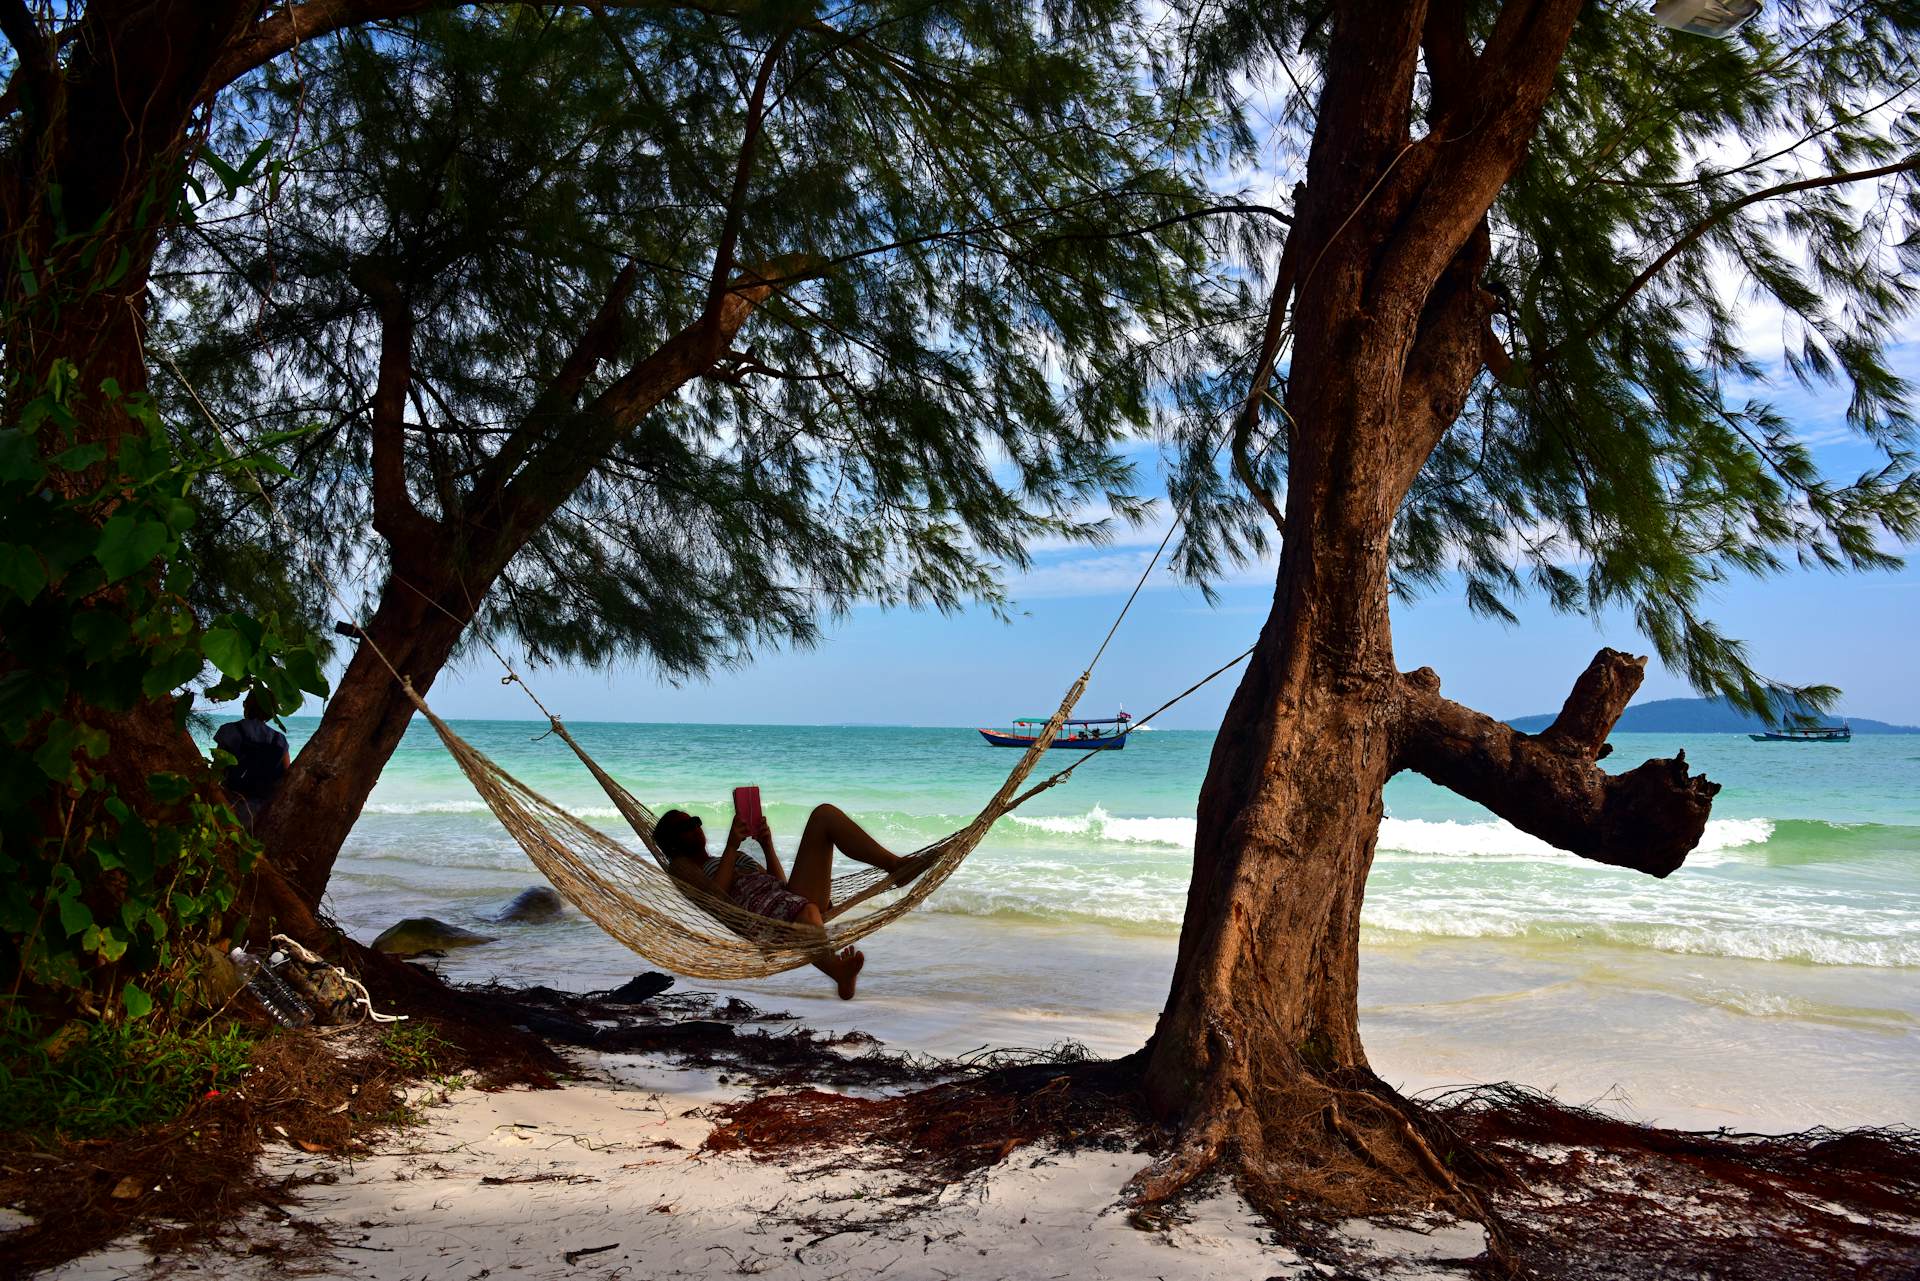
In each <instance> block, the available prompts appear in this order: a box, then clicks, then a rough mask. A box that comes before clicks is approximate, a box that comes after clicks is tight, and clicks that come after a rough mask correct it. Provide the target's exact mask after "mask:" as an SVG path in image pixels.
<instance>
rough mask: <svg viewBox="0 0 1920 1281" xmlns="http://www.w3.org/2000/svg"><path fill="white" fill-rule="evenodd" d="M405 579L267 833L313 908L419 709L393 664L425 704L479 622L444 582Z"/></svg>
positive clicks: (383, 604)
mask: <svg viewBox="0 0 1920 1281" xmlns="http://www.w3.org/2000/svg"><path fill="white" fill-rule="evenodd" d="M409 569H411V566H409ZM403 573H404V577H405V580H404V582H403V581H402V580H401V578H399V577H390V578H389V579H388V581H387V586H386V589H385V590H384V591H383V592H382V594H381V598H380V604H379V607H378V608H377V609H376V610H375V611H374V614H373V617H372V618H370V619H369V620H368V621H367V623H366V625H365V628H364V630H363V639H361V640H360V641H358V642H357V644H358V649H357V650H356V652H355V653H354V655H353V658H352V660H351V661H350V662H349V663H348V664H347V669H346V671H345V672H343V673H342V674H341V676H340V680H339V682H338V684H337V685H336V687H335V689H334V692H333V694H332V696H331V697H329V698H328V700H327V704H326V710H325V712H324V713H323V714H322V715H321V718H320V725H319V728H317V729H316V730H314V733H313V737H312V738H310V739H308V740H307V743H306V745H305V746H304V747H302V748H301V749H300V756H299V759H298V761H297V762H296V765H295V768H294V769H293V770H292V771H290V772H289V773H288V775H287V778H286V780H285V782H284V783H283V784H282V785H281V788H280V791H279V793H278V794H277V795H276V796H275V797H274V801H273V805H272V807H271V808H269V809H268V811H267V814H266V817H265V819H264V821H263V822H262V824H261V827H260V831H259V836H260V839H261V842H262V843H263V844H264V845H265V846H266V847H267V849H268V850H270V851H271V852H272V854H273V858H274V860H275V861H276V862H277V863H279V864H280V866H282V867H283V868H285V869H286V872H287V875H288V878H289V879H290V880H291V881H292V882H293V884H294V885H295V886H296V887H297V888H298V889H299V891H300V893H301V894H302V895H304V896H305V898H306V901H307V902H308V903H309V904H314V905H317V904H318V903H319V902H320V896H321V895H322V894H323V893H324V892H325V891H326V888H327V882H328V880H329V878H330V877H331V876H332V875H333V865H334V861H335V860H336V859H337V858H338V857H339V853H340V847H341V845H342V844H343V843H345V841H346V838H347V833H348V832H350V831H351V830H352V829H353V825H354V823H356V822H357V821H359V818H360V811H361V810H362V809H363V808H364V807H365V806H366V803H367V797H368V796H369V795H370V794H371V793H372V791H373V786H374V784H375V782H377V781H378V780H379V777H380V771H381V770H382V769H383V768H385V766H386V763H387V761H388V760H389V759H390V758H391V757H392V756H393V753H394V750H395V749H396V748H398V747H399V746H400V740H401V738H402V737H403V736H404V735H405V734H406V731H407V725H408V724H409V723H410V722H411V721H412V719H413V704H412V702H411V701H409V700H408V698H407V696H406V692H405V691H404V690H403V689H402V688H401V685H400V682H399V680H397V679H396V678H395V676H394V674H393V671H391V670H389V669H388V666H387V664H388V663H389V662H390V663H392V664H393V668H394V669H395V670H397V671H399V672H400V673H401V674H402V675H404V676H405V677H407V678H408V679H409V680H410V681H411V682H412V683H413V688H414V692H416V693H418V694H420V695H422V696H423V697H424V696H425V694H426V693H427V691H428V690H429V689H431V688H432V687H433V682H434V681H435V680H436V679H437V678H438V677H439V675H440V673H441V671H442V670H443V669H444V668H445V667H446V664H447V661H448V659H450V658H451V657H452V655H453V651H454V649H455V647H456V646H457V645H458V644H459V643H460V638H461V636H462V635H463V634H464V633H465V631H466V628H467V624H468V623H470V622H471V621H472V618H473V607H472V605H471V604H470V603H469V600H468V599H467V597H466V596H465V595H464V593H461V592H458V591H452V592H449V591H447V590H445V589H444V588H441V589H436V587H435V584H436V583H443V582H445V581H447V579H446V578H445V577H442V576H439V575H435V576H434V577H431V578H425V577H416V576H415V575H414V574H413V573H409V572H405V571H403ZM492 581H493V580H492V576H488V577H487V579H486V580H485V581H484V582H480V583H475V584H474V585H473V590H474V591H475V592H476V593H477V594H478V595H484V594H485V592H486V590H487V589H488V588H489V587H490V586H491V585H492ZM416 588H417V589H418V590H415V589H416ZM476 599H477V596H476ZM383 655H384V660H383V658H382V656H383Z"/></svg>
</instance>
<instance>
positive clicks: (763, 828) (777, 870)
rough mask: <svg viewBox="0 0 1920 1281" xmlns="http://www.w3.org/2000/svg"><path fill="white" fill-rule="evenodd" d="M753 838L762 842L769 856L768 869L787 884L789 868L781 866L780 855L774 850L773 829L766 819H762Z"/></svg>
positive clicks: (783, 883) (778, 879) (761, 844)
mask: <svg viewBox="0 0 1920 1281" xmlns="http://www.w3.org/2000/svg"><path fill="white" fill-rule="evenodd" d="M753 839H754V840H756V841H758V842H760V849H761V851H762V852H763V853H765V854H766V856H767V871H769V872H771V873H773V877H774V879H775V880H777V881H779V882H780V883H781V884H782V885H785V884H786V883H787V869H786V868H784V867H781V866H780V856H779V855H778V854H775V853H774V852H773V829H772V828H771V827H768V826H767V820H766V819H764V818H763V819H761V820H760V830H759V831H757V832H755V833H754V834H753Z"/></svg>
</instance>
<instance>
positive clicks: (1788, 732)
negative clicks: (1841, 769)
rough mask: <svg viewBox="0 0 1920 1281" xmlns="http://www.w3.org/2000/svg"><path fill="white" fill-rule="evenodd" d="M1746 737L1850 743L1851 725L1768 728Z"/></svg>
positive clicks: (1767, 741) (1758, 739) (1771, 740)
mask: <svg viewBox="0 0 1920 1281" xmlns="http://www.w3.org/2000/svg"><path fill="white" fill-rule="evenodd" d="M1747 737H1748V738H1750V739H1752V740H1753V741H1754V742H1756V743H1851V742H1852V741H1853V727H1852V726H1851V725H1818V726H1814V727H1811V728H1808V729H1780V730H1768V731H1767V732H1766V733H1764V734H1749V735H1747Z"/></svg>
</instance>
